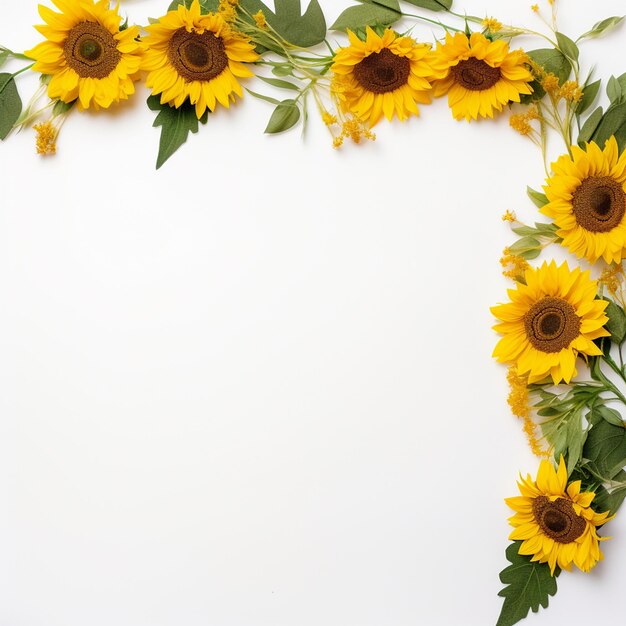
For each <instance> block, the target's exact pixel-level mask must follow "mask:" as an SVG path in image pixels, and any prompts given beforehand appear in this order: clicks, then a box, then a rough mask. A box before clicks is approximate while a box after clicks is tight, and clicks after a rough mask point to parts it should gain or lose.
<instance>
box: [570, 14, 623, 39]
mask: <svg viewBox="0 0 626 626" xmlns="http://www.w3.org/2000/svg"><path fill="white" fill-rule="evenodd" d="M624 17H626V16H624V15H621V16H620V15H614V16H613V17H607V18H606V19H605V20H602V21H601V22H598V23H597V24H594V25H593V27H592V28H591V30H588V31H587V32H586V33H583V34H582V35H581V36H580V37H579V38H578V40H579V41H580V40H581V39H588V38H591V37H600V36H602V35H604V34H605V33H608V32H609V31H610V30H612V29H613V28H616V27H617V26H619V25H620V24H621V23H622V22H623V21H624Z"/></svg>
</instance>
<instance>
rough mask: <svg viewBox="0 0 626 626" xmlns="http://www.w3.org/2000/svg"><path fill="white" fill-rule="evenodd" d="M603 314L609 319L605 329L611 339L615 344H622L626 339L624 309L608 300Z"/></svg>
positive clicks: (625, 314) (625, 315)
mask: <svg viewBox="0 0 626 626" xmlns="http://www.w3.org/2000/svg"><path fill="white" fill-rule="evenodd" d="M605 313H606V315H607V317H608V318H609V321H608V322H607V324H606V329H607V330H608V331H609V332H610V333H611V339H612V340H613V341H614V342H615V343H623V341H624V339H626V313H625V312H624V309H622V307H621V306H619V304H616V303H615V302H611V301H610V300H609V305H608V306H607V307H606V310H605Z"/></svg>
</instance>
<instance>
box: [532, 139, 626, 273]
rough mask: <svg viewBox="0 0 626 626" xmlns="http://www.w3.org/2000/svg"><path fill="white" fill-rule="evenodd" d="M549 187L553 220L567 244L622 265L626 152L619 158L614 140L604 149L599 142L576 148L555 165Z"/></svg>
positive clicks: (625, 235) (625, 240)
mask: <svg viewBox="0 0 626 626" xmlns="http://www.w3.org/2000/svg"><path fill="white" fill-rule="evenodd" d="M552 171H553V172H554V175H553V176H552V177H551V178H549V179H548V181H547V185H546V186H545V187H544V189H545V192H546V195H547V197H548V200H549V203H548V204H546V205H545V206H544V207H543V208H542V209H541V212H542V213H544V214H545V215H547V216H549V217H551V218H552V219H553V220H554V223H555V224H556V226H558V229H559V230H558V231H557V234H558V236H559V237H561V238H562V239H563V245H564V246H565V247H566V248H568V249H569V251H570V252H572V253H573V254H575V255H577V256H578V257H584V258H586V259H587V260H588V261H589V262H590V263H595V262H596V261H597V260H598V259H599V258H600V257H602V258H603V259H604V260H605V261H606V262H607V263H611V262H614V263H620V262H621V260H622V259H623V258H625V257H626V153H624V154H622V155H621V156H620V155H619V150H618V147H617V141H616V140H615V137H611V138H610V139H609V140H608V141H607V142H606V146H605V148H604V150H602V149H601V148H600V147H599V146H598V145H596V144H595V143H590V144H587V148H586V150H582V149H581V148H579V147H578V146H573V147H572V156H571V157H570V156H569V155H564V156H562V157H560V158H559V159H558V160H557V161H556V163H554V164H553V165H552Z"/></svg>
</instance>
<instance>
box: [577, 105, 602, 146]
mask: <svg viewBox="0 0 626 626" xmlns="http://www.w3.org/2000/svg"><path fill="white" fill-rule="evenodd" d="M603 116H604V110H603V108H602V107H598V108H597V109H596V110H595V111H594V112H593V113H592V114H591V115H590V116H589V117H588V118H587V121H586V122H585V123H584V124H583V127H582V128H581V129H580V133H579V134H578V145H579V146H581V147H583V146H584V145H585V144H586V143H587V142H588V141H591V138H592V137H593V134H594V133H595V132H596V129H597V128H598V126H599V125H600V122H601V121H602V117H603Z"/></svg>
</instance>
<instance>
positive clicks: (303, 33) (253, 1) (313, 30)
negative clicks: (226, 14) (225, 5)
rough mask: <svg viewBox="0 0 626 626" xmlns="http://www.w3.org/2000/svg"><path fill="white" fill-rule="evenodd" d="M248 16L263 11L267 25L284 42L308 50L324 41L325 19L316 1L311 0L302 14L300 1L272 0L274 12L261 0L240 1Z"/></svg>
mask: <svg viewBox="0 0 626 626" xmlns="http://www.w3.org/2000/svg"><path fill="white" fill-rule="evenodd" d="M240 5H241V7H242V8H243V9H245V10H246V11H247V12H248V13H249V14H251V15H253V14H255V13H257V12H258V11H263V14H264V15H265V19H266V20H267V23H268V24H269V25H270V26H271V27H272V28H273V29H274V30H275V31H276V32H277V33H278V34H279V35H280V36H281V37H283V38H284V39H285V40H286V41H288V42H289V43H292V44H294V45H296V46H301V47H303V48H310V47H311V46H316V45H317V44H318V43H321V42H322V41H324V39H326V18H325V17H324V12H323V11H322V7H321V6H320V4H319V1H318V0H311V1H310V2H309V6H308V7H307V9H306V11H305V12H304V13H302V5H301V1H300V0H274V7H275V8H274V11H272V10H271V9H270V8H269V7H268V6H267V5H265V4H263V2H261V0H240Z"/></svg>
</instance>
